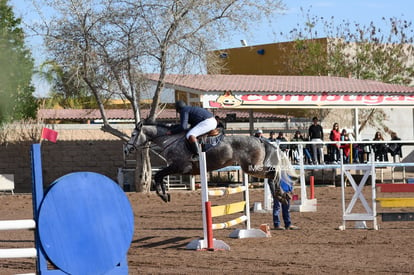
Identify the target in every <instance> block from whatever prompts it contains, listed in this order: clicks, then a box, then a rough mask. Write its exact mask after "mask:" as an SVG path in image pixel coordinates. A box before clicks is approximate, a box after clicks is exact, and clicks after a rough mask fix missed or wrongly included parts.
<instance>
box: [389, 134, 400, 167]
mask: <svg viewBox="0 0 414 275" xmlns="http://www.w3.org/2000/svg"><path fill="white" fill-rule="evenodd" d="M391 140H393V141H395V140H401V139H400V138H399V137H398V135H397V133H396V132H391ZM401 146H402V145H401V143H391V144H390V145H389V147H388V151H389V152H390V154H391V156H392V157H393V160H394V162H395V160H396V156H399V158H402V150H401Z"/></svg>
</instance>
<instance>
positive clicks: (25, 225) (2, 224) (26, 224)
mask: <svg viewBox="0 0 414 275" xmlns="http://www.w3.org/2000/svg"><path fill="white" fill-rule="evenodd" d="M35 227H36V223H35V221H34V220H5V221H0V230H18V229H33V228H35Z"/></svg>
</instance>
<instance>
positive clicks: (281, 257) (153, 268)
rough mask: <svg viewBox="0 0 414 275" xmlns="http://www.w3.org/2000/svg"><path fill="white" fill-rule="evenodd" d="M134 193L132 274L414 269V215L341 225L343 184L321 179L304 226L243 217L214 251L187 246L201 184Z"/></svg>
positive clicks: (23, 240)
mask: <svg viewBox="0 0 414 275" xmlns="http://www.w3.org/2000/svg"><path fill="white" fill-rule="evenodd" d="M346 192H347V194H348V195H349V197H350V196H351V193H352V192H353V190H352V188H351V187H347V188H346ZM296 193H300V188H297V189H296ZM365 193H367V191H365ZM127 196H128V198H129V199H130V202H131V204H132V207H133V210H134V213H135V232H134V238H133V242H132V244H131V247H130V249H129V251H128V262H129V274H414V261H413V260H412V258H413V250H412V249H413V246H412V245H413V244H414V223H413V222H398V223H397V222H387V223H383V222H381V219H380V218H378V220H379V222H378V223H379V226H380V230H378V231H377V230H367V229H353V227H354V223H353V222H347V226H348V227H349V229H347V230H345V231H340V230H338V229H337V228H338V226H339V225H341V223H342V205H341V188H340V187H327V186H321V187H316V189H315V196H316V198H317V200H318V206H317V207H318V209H317V212H310V213H303V212H302V213H299V212H293V213H292V220H293V223H294V224H295V225H297V226H299V227H300V230H290V231H286V230H285V231H275V230H272V232H271V234H272V237H270V238H251V239H232V238H229V237H228V236H229V234H230V233H231V232H232V231H233V230H234V229H235V228H243V227H242V226H241V225H238V226H235V227H233V228H230V229H224V230H215V231H214V237H215V238H216V239H219V240H222V241H224V242H226V243H227V244H228V245H229V246H230V247H231V250H230V251H214V252H212V251H193V250H187V249H186V245H187V244H188V243H189V242H190V241H192V240H194V239H197V238H200V237H202V236H203V230H202V218H201V199H200V192H199V191H193V192H191V191H174V192H172V202H170V203H168V204H166V203H164V202H162V201H161V200H160V199H159V198H158V197H157V196H156V195H154V194H137V193H127ZM231 196H236V197H237V195H231ZM366 197H369V195H368V194H366ZM240 198H241V195H240V196H238V198H237V200H239V199H240ZM224 199H226V201H227V202H228V201H229V198H223V199H213V198H211V201H212V203H213V204H221V203H223V202H224ZM250 202H251V203H250V204H251V206H253V203H254V202H263V189H262V188H259V189H252V190H251V192H250ZM0 205H1V209H0V216H1V219H2V220H7V219H25V218H31V217H32V201H31V196H30V195H22V194H17V195H10V194H0ZM378 210H379V211H381V209H378ZM213 222H216V221H215V220H213ZM263 223H268V224H270V225H271V224H272V217H271V214H270V213H252V217H251V224H252V227H253V228H258V227H259V226H260V224H263ZM367 225H368V227H371V225H372V224H371V223H369V222H367ZM33 246H34V242H33V231H1V232H0V248H11V247H33ZM34 270H35V260H34V259H1V260H0V275H6V274H18V273H30V272H34Z"/></svg>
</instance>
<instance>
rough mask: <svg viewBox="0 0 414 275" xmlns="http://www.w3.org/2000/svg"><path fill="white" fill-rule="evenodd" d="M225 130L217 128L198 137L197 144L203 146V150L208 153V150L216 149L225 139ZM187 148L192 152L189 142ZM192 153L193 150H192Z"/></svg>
mask: <svg viewBox="0 0 414 275" xmlns="http://www.w3.org/2000/svg"><path fill="white" fill-rule="evenodd" d="M224 136H225V134H224V129H223V128H220V127H219V128H216V129H213V130H211V131H209V132H207V133H205V134H203V135H200V136H198V137H197V142H198V143H199V144H201V145H202V146H203V150H204V151H205V152H207V151H208V150H210V149H212V148H214V147H216V146H217V145H219V144H220V143H221V141H222V140H223V139H224ZM187 148H188V149H189V150H190V146H189V143H188V142H187ZM190 151H191V150H190Z"/></svg>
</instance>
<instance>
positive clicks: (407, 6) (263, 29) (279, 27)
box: [9, 0, 414, 96]
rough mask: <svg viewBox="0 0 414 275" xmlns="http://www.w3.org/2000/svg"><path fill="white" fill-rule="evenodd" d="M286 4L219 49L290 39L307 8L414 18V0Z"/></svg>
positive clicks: (16, 1)
mask: <svg viewBox="0 0 414 275" xmlns="http://www.w3.org/2000/svg"><path fill="white" fill-rule="evenodd" d="M284 3H285V5H286V8H287V9H286V11H285V12H284V13H283V14H276V15H275V18H274V19H275V20H274V23H273V24H272V25H269V23H268V22H262V23H255V24H251V28H250V31H249V32H248V33H240V32H237V31H235V32H234V33H232V34H230V35H229V40H228V41H221V42H220V43H218V45H217V46H218V49H226V48H236V47H241V46H242V45H241V42H240V40H246V42H247V44H248V45H251V46H252V45H260V44H269V43H274V42H281V41H286V40H287V39H286V37H283V36H281V35H279V33H280V32H283V33H287V32H289V31H290V30H292V29H293V28H295V27H296V26H297V24H298V23H302V25H303V23H304V22H305V20H304V15H305V14H306V11H307V10H310V15H312V16H318V17H321V16H322V17H324V18H330V17H332V16H333V17H334V18H335V22H338V23H340V22H341V21H342V20H349V21H350V22H358V23H360V24H362V25H368V24H369V23H370V22H371V21H373V22H374V23H375V25H376V26H380V24H381V23H382V20H381V18H382V17H385V18H391V17H396V18H401V19H407V20H414V1H413V0H320V1H315V0H313V1H312V0H284ZM9 4H10V5H12V6H13V8H14V13H15V15H16V16H17V17H21V18H22V19H23V21H24V22H27V23H28V24H29V25H30V23H31V22H33V20H37V19H36V17H35V15H33V14H31V13H29V12H28V11H29V10H30V9H28V6H27V5H30V0H9ZM301 8H302V9H303V10H304V11H305V14H303V12H302V11H301ZM319 33H321V31H320V32H319ZM27 42H28V47H30V48H31V50H32V54H33V57H34V58H35V61H36V65H39V64H41V63H42V62H43V61H45V57H44V54H43V50H42V43H41V40H39V38H35V37H30V38H28V41H27ZM34 85H35V87H36V93H35V94H36V95H37V96H44V95H46V94H47V92H48V85H46V84H45V83H43V82H42V81H39V80H34Z"/></svg>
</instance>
